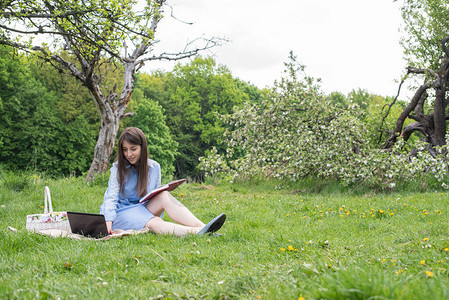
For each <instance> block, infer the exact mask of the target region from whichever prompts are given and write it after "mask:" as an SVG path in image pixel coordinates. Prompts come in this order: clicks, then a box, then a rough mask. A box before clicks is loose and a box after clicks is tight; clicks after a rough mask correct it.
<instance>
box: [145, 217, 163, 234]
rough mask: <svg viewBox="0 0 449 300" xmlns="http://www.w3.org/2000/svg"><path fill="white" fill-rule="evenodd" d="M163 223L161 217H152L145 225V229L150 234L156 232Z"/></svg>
mask: <svg viewBox="0 0 449 300" xmlns="http://www.w3.org/2000/svg"><path fill="white" fill-rule="evenodd" d="M163 222H164V221H163V220H162V218H161V217H153V218H151V219H150V220H149V221H148V222H147V223H146V224H145V227H146V228H148V229H149V230H150V231H152V232H157V231H158V230H159V228H160V227H161V225H162V223H163Z"/></svg>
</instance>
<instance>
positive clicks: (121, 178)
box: [115, 127, 149, 197]
mask: <svg viewBox="0 0 449 300" xmlns="http://www.w3.org/2000/svg"><path fill="white" fill-rule="evenodd" d="M124 141H127V142H128V143H130V144H131V145H140V147H141V148H140V159H139V161H138V162H136V164H135V165H134V168H135V169H136V171H137V195H138V196H139V197H143V196H145V194H146V193H147V183H148V170H149V167H148V144H147V139H146V137H145V134H144V133H143V132H142V130H140V129H139V128H137V127H128V128H126V129H125V130H123V132H122V133H121V134H120V137H119V139H118V146H117V147H118V149H117V150H118V151H117V152H118V153H117V157H116V159H115V161H116V162H118V182H119V184H120V191H121V192H122V194H124V190H123V184H124V183H125V177H126V174H127V173H128V172H129V171H130V168H127V167H128V166H129V165H130V163H129V162H128V160H127V159H126V158H125V155H124V154H123V142H124Z"/></svg>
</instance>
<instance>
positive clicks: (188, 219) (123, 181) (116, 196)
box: [100, 127, 226, 236]
mask: <svg viewBox="0 0 449 300" xmlns="http://www.w3.org/2000/svg"><path fill="white" fill-rule="evenodd" d="M117 152H118V154H117V158H116V160H115V162H114V164H113V166H112V168H111V176H110V178H109V184H108V188H107V190H106V193H105V195H104V200H103V204H102V205H101V206H100V213H101V214H103V215H104V216H105V219H106V225H107V227H108V232H109V233H112V232H113V230H114V229H123V230H128V229H137V230H138V229H142V228H145V227H146V228H148V229H149V230H150V231H152V232H154V233H156V234H174V235H176V236H184V235H186V234H189V233H190V234H200V235H203V234H209V233H213V232H215V231H217V230H219V229H220V227H221V226H222V225H223V223H224V221H225V219H226V215H225V214H221V215H219V216H217V217H216V218H214V219H213V220H212V221H210V222H209V223H208V224H207V225H204V223H203V222H201V221H200V220H198V219H197V218H196V217H195V216H194V215H193V214H192V213H191V212H190V211H189V210H188V209H187V208H186V207H185V206H184V205H182V204H181V202H179V201H178V200H176V199H175V198H174V197H173V196H172V195H171V194H170V192H168V191H163V192H160V193H159V194H157V195H156V196H154V197H153V198H151V199H150V200H149V201H148V202H144V203H139V200H140V199H141V198H142V197H143V196H145V195H146V194H147V193H148V192H151V191H152V190H154V189H155V188H157V187H158V186H160V185H161V167H160V165H159V164H158V163H157V162H156V161H154V160H151V159H149V158H148V145H147V140H146V138H145V135H144V134H143V132H142V131H141V130H140V129H139V128H136V127H128V128H126V129H125V130H124V131H123V132H122V134H121V135H120V138H119V141H118V151H117ZM164 211H165V212H167V214H168V216H169V217H170V218H171V219H172V220H174V221H175V222H177V223H178V224H176V223H172V222H167V221H164V220H162V218H161V216H162V213H163V212H164Z"/></svg>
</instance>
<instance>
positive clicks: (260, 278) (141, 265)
mask: <svg viewBox="0 0 449 300" xmlns="http://www.w3.org/2000/svg"><path fill="white" fill-rule="evenodd" d="M16 176H27V175H26V174H20V173H17V174H16ZM28 180H29V181H30V185H31V187H30V188H27V189H25V190H22V191H21V192H17V191H15V190H12V189H9V188H6V187H5V186H4V185H3V184H2V183H1V182H0V228H3V229H2V230H1V231H0V253H1V254H2V255H1V256H0V271H1V274H2V276H0V298H2V299H33V298H36V299H41V298H51V299H53V298H54V299H57V298H61V299H65V298H71V297H73V298H83V299H93V298H95V299H110V298H118V299H130V298H138V299H144V298H148V299H158V298H167V299H173V298H174V299H177V298H185V299H200V298H206V299H259V298H260V299H302V298H304V299H448V297H449V277H448V267H449V265H448V262H449V260H448V259H449V255H448V253H449V239H448V236H447V219H448V214H449V211H448V203H447V202H448V199H447V197H446V194H445V193H440V192H426V193H408V192H406V193H404V192H401V193H391V194H373V193H363V194H356V195H354V194H351V193H330V194H329V193H323V192H321V193H317V194H311V193H307V192H303V191H301V190H299V189H296V190H294V189H290V188H285V187H281V188H277V189H275V188H274V186H277V183H275V182H270V181H268V182H267V181H261V182H259V184H258V185H253V184H248V183H241V184H236V183H233V184H224V185H219V186H204V185H199V184H184V185H181V186H180V187H179V188H178V189H177V190H175V191H174V192H173V195H174V196H175V197H177V198H178V199H179V200H180V201H181V202H182V203H183V204H185V205H186V206H187V207H188V208H189V209H190V210H191V211H192V212H193V213H194V214H195V215H197V216H198V217H199V218H200V219H201V220H203V221H205V222H207V221H208V220H210V219H211V218H212V217H214V216H215V215H216V214H218V213H221V212H226V213H227V215H228V219H227V221H226V223H225V224H224V226H223V228H222V229H221V230H220V232H221V233H222V234H223V236H222V237H219V238H217V237H213V236H212V237H198V236H187V237H184V238H178V237H173V236H170V235H167V236H162V235H153V234H143V235H132V236H127V237H124V238H122V239H112V240H109V241H104V242H96V241H77V240H69V239H65V238H49V237H45V236H41V235H38V234H31V233H27V232H26V231H25V216H26V215H27V214H33V213H40V212H42V207H41V206H42V205H43V189H44V186H45V185H48V186H49V187H50V190H51V195H52V200H53V207H54V209H55V210H57V211H61V210H71V211H86V212H98V209H99V205H100V204H101V201H102V198H103V197H102V196H103V194H104V191H105V189H106V186H92V185H89V186H86V184H85V183H84V181H83V180H82V179H81V178H74V177H68V178H64V179H59V180H50V179H48V178H46V177H42V176H40V175H37V174H36V175H34V176H33V177H31V175H28ZM11 199H15V200H14V201H11ZM166 217H167V216H166ZM8 226H11V227H13V228H16V229H17V232H14V231H11V230H8V229H7V228H8Z"/></svg>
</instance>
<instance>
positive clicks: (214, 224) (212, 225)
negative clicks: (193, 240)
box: [197, 214, 226, 235]
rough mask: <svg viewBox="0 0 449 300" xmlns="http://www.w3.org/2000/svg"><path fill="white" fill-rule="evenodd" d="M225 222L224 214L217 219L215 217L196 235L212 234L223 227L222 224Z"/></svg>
mask: <svg viewBox="0 0 449 300" xmlns="http://www.w3.org/2000/svg"><path fill="white" fill-rule="evenodd" d="M225 220H226V215H225V214H221V215H219V216H217V217H215V218H214V219H213V220H212V221H210V222H209V223H207V225H206V226H204V228H203V229H201V231H200V232H198V233H197V234H198V235H205V234H209V233H213V232H215V231H218V230H219V229H220V228H221V226H223V223H224V222H225Z"/></svg>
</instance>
